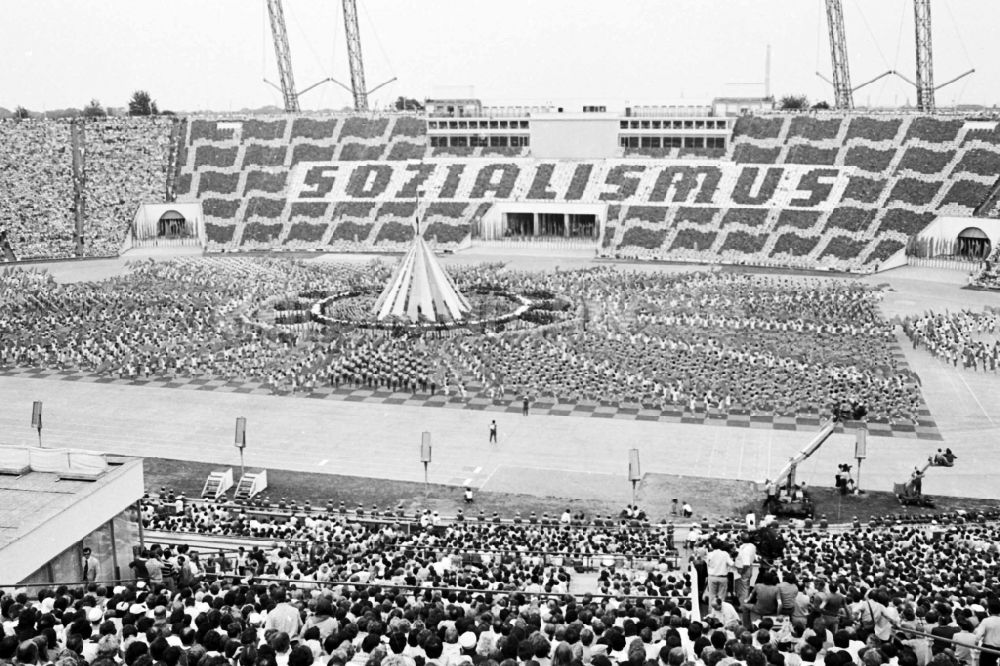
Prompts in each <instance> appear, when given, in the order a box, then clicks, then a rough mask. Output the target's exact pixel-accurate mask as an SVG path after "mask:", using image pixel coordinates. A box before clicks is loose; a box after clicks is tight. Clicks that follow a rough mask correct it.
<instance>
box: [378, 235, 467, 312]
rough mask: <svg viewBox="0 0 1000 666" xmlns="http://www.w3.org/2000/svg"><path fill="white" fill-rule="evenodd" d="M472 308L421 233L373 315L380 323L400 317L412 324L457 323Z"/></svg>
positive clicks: (414, 240)
mask: <svg viewBox="0 0 1000 666" xmlns="http://www.w3.org/2000/svg"><path fill="white" fill-rule="evenodd" d="M471 309H472V308H471V306H470V305H469V302H468V301H467V300H466V299H465V297H464V296H462V294H460V293H459V292H458V289H456V288H455V283H454V282H452V280H451V277H450V276H449V275H448V274H447V273H445V272H444V269H443V268H441V264H439V263H438V261H437V258H436V257H435V256H434V253H433V252H431V249H430V247H428V246H427V243H426V242H425V241H424V239H423V237H421V236H420V235H419V234H418V235H416V236H414V238H413V245H411V246H410V249H409V251H408V252H407V253H406V256H405V257H403V261H402V263H401V264H400V265H399V268H397V269H396V272H395V273H394V274H393V276H392V279H391V280H389V284H388V285H386V287H385V289H384V290H383V291H382V295H381V296H379V297H378V300H377V301H376V302H375V307H374V308H373V309H372V314H374V315H375V318H376V319H378V320H383V319H388V318H390V317H398V318H399V319H402V320H405V321H409V322H411V323H418V322H422V321H432V322H455V321H462V320H463V319H464V318H465V315H466V314H467V313H468V312H469V311H471Z"/></svg>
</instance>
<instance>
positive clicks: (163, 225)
mask: <svg viewBox="0 0 1000 666" xmlns="http://www.w3.org/2000/svg"><path fill="white" fill-rule="evenodd" d="M156 235H157V237H159V238H184V237H187V236H193V235H194V227H193V226H192V225H189V224H188V222H187V219H186V218H185V217H184V216H183V215H181V214H180V213H179V212H177V211H176V210H168V211H167V212H165V213H164V214H163V215H161V216H160V219H159V220H158V221H157V225H156Z"/></svg>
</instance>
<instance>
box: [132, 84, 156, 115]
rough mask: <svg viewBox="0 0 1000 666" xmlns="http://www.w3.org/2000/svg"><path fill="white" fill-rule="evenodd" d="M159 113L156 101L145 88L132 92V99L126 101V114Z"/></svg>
mask: <svg viewBox="0 0 1000 666" xmlns="http://www.w3.org/2000/svg"><path fill="white" fill-rule="evenodd" d="M158 113H159V110H158V109H157V108H156V102H155V101H154V100H153V98H152V97H150V96H149V93H148V92H146V91H145V90H136V91H135V92H134V93H132V99H130V100H129V101H128V115H130V116H155V115H157V114H158Z"/></svg>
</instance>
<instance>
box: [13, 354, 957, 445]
mask: <svg viewBox="0 0 1000 666" xmlns="http://www.w3.org/2000/svg"><path fill="white" fill-rule="evenodd" d="M899 357H900V358H899V362H900V365H901V366H905V361H904V360H903V359H902V354H901V353H900V354H899ZM0 375H7V376H18V377H34V378H39V379H57V380H62V381H73V382H89V383H94V384H118V385H124V386H153V387H157V388H177V389H187V390H193V391H217V392H222V393H251V394H255V395H286V396H289V395H290V396H295V397H302V398H312V399H320V400H344V401H347V402H374V403H379V404H386V405H411V406H415V407H441V408H448V409H470V410H476V411H484V412H501V413H509V414H520V413H521V409H522V403H521V399H520V396H516V397H514V398H512V399H511V400H509V401H500V400H491V399H490V398H489V397H488V396H486V395H484V394H483V393H482V392H481V391H480V389H481V387H478V386H475V385H471V386H469V387H467V388H468V389H470V390H468V391H467V395H466V397H465V398H462V397H459V396H457V395H454V394H452V395H450V396H446V395H444V394H443V393H441V392H438V393H437V394H436V395H427V394H425V393H412V394H411V393H409V392H400V391H396V392H393V391H391V390H388V389H374V388H360V387H349V386H340V387H339V388H333V387H323V388H317V389H315V390H313V391H311V392H305V391H299V392H295V393H291V392H289V391H284V392H275V391H273V390H271V389H270V388H268V387H266V386H265V385H264V384H262V383H261V382H251V381H236V380H229V381H227V380H225V379H211V378H206V377H183V376H177V377H156V376H153V377H150V378H148V379H124V378H119V377H113V376H111V375H97V374H92V373H84V372H79V371H68V370H49V369H42V368H0ZM530 413H531V414H543V415H548V416H576V417H586V418H603V419H612V418H614V419H632V420H637V421H658V422H667V423H695V424H702V425H719V426H729V427H733V428H769V429H776V430H804V431H815V430H816V429H817V428H818V427H819V424H820V415H819V414H818V413H812V414H798V415H795V416H778V415H774V414H763V413H752V412H750V411H747V410H740V409H731V410H729V412H728V413H723V412H720V411H719V410H717V409H714V408H712V409H708V410H697V411H694V412H692V411H690V410H686V409H683V408H681V407H680V406H671V407H667V408H665V409H655V408H650V407H648V406H643V405H639V404H629V403H625V404H614V403H610V402H597V401H592V400H580V401H576V402H555V401H553V400H552V399H551V398H546V397H542V398H538V399H537V400H535V401H533V402H532V403H531V407H530ZM847 427H848V428H850V427H851V426H850V424H847ZM837 430H838V431H843V430H844V426H842V425H840V426H838V427H837ZM868 432H869V434H870V435H872V436H874V437H908V438H916V439H928V440H941V439H942V438H941V434H940V433H939V432H938V429H937V425H936V424H935V423H934V420H933V418H932V417H931V414H930V412H929V411H927V410H926V409H924V410H921V412H920V418H919V419H918V423H917V424H915V425H914V424H911V423H894V424H890V423H889V422H888V420H886V419H871V420H869V421H868Z"/></svg>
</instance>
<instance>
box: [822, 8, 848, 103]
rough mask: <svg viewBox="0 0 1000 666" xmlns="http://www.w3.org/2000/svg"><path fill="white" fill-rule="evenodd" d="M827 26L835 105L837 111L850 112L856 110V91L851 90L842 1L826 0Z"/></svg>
mask: <svg viewBox="0 0 1000 666" xmlns="http://www.w3.org/2000/svg"><path fill="white" fill-rule="evenodd" d="M826 24H827V27H828V29H829V31H830V64H831V66H832V68H833V81H832V83H833V100H834V104H833V105H834V108H836V109H840V110H843V111H850V110H851V109H853V108H854V91H853V90H852V89H851V69H850V66H849V63H848V59H847V39H846V37H845V36H844V10H843V7H842V6H841V3H840V0H826Z"/></svg>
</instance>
